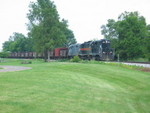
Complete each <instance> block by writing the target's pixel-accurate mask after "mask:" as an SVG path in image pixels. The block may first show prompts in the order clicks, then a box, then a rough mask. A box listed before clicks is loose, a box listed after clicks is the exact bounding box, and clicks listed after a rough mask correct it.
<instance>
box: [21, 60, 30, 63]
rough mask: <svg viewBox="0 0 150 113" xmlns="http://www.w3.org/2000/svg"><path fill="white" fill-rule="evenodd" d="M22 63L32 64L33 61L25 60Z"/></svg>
mask: <svg viewBox="0 0 150 113" xmlns="http://www.w3.org/2000/svg"><path fill="white" fill-rule="evenodd" d="M21 64H32V61H28V60H24V61H22V62H21Z"/></svg>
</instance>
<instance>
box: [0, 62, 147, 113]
mask: <svg viewBox="0 0 150 113" xmlns="http://www.w3.org/2000/svg"><path fill="white" fill-rule="evenodd" d="M20 62H21V61H19V60H10V61H9V60H6V62H3V63H0V65H21V66H27V67H32V69H31V70H24V71H18V72H1V73H0V113H150V73H146V72H142V71H137V70H131V69H126V68H124V67H120V66H119V65H118V66H115V65H110V64H103V63H69V62H50V63H44V62H41V61H32V64H20Z"/></svg>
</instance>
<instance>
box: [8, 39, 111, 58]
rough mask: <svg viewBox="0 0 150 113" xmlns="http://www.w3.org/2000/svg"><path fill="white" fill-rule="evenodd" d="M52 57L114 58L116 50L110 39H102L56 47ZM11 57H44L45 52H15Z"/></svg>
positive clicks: (51, 52) (51, 54) (51, 53)
mask: <svg viewBox="0 0 150 113" xmlns="http://www.w3.org/2000/svg"><path fill="white" fill-rule="evenodd" d="M49 55H50V58H51V59H63V58H73V57H74V56H79V58H81V59H83V60H91V59H93V60H113V59H114V50H113V49H112V48H111V47H110V40H107V39H101V40H97V41H88V42H84V43H82V44H72V45H70V46H69V47H68V48H55V49H54V50H53V51H49ZM9 57H10V58H43V57H44V54H38V53H36V52H15V53H11V54H10V56H9Z"/></svg>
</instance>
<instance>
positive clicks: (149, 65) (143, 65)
mask: <svg viewBox="0 0 150 113" xmlns="http://www.w3.org/2000/svg"><path fill="white" fill-rule="evenodd" d="M123 64H127V65H135V66H140V67H146V68H150V64H139V63H123Z"/></svg>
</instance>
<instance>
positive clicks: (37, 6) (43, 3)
mask: <svg viewBox="0 0 150 113" xmlns="http://www.w3.org/2000/svg"><path fill="white" fill-rule="evenodd" d="M29 7H30V10H29V13H28V14H27V16H28V19H29V21H30V23H29V24H28V28H29V30H30V34H31V36H32V38H33V41H34V47H35V50H36V51H37V52H42V53H44V56H45V61H46V59H47V58H49V57H48V56H49V55H48V51H50V50H53V49H54V48H55V47H59V46H61V45H62V44H63V43H64V42H65V41H66V37H65V33H64V30H63V28H64V24H63V23H62V22H60V21H59V15H58V12H57V10H56V6H55V5H54V3H53V2H51V1H50V0H37V2H31V3H30V6H29Z"/></svg>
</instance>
